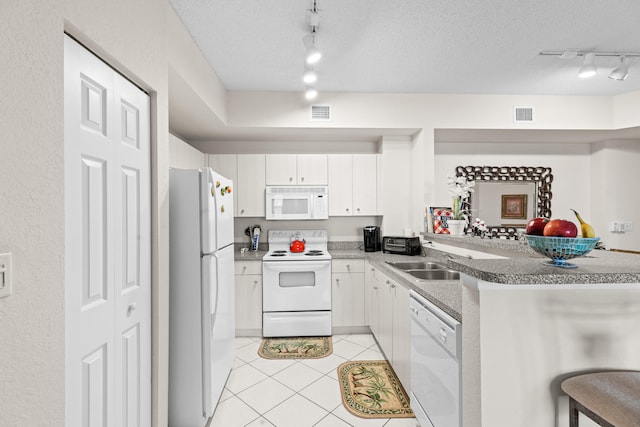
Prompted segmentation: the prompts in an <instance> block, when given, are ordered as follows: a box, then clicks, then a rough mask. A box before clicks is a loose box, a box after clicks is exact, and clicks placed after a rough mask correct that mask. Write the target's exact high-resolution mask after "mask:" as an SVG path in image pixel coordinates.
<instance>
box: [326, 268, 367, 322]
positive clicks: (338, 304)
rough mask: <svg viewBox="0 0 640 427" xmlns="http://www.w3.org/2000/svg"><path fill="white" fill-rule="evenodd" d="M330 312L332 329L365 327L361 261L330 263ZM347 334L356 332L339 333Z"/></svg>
mask: <svg viewBox="0 0 640 427" xmlns="http://www.w3.org/2000/svg"><path fill="white" fill-rule="evenodd" d="M331 312H332V324H333V325H332V326H333V327H334V328H342V327H345V328H348V327H356V326H360V327H363V326H366V318H365V288H364V260H363V259H338V260H333V261H332V263H331ZM348 332H357V331H349V330H348V329H346V330H341V331H340V333H348Z"/></svg>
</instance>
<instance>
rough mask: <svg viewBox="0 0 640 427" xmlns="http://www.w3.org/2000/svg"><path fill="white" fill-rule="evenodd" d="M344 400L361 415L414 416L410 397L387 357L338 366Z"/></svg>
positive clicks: (352, 410)
mask: <svg viewBox="0 0 640 427" xmlns="http://www.w3.org/2000/svg"><path fill="white" fill-rule="evenodd" d="M338 381H339V383H340V391H341V392H342V403H343V405H344V406H345V408H347V410H348V411H349V412H351V413H352V414H354V415H356V416H358V417H362V418H412V417H414V414H413V411H412V410H411V406H410V405H409V398H408V397H407V394H406V392H405V391H404V388H403V387H402V384H400V381H399V380H398V377H396V374H395V372H393V368H391V366H390V365H389V362H387V361H386V360H362V361H352V362H345V363H343V364H342V365H340V366H339V367H338Z"/></svg>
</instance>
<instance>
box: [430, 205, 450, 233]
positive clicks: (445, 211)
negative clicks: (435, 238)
mask: <svg viewBox="0 0 640 427" xmlns="http://www.w3.org/2000/svg"><path fill="white" fill-rule="evenodd" d="M451 218H453V210H452V209H451V208H442V207H431V220H432V222H433V232H434V233H436V234H449V225H448V224H447V221H448V220H449V219H451Z"/></svg>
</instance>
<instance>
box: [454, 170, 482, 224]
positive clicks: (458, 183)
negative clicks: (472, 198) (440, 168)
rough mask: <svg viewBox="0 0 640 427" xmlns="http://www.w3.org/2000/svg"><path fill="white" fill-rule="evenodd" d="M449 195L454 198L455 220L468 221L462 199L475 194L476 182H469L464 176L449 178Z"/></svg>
mask: <svg viewBox="0 0 640 427" xmlns="http://www.w3.org/2000/svg"><path fill="white" fill-rule="evenodd" d="M447 185H448V186H449V195H450V196H451V197H453V219H466V216H467V211H466V209H463V208H462V199H463V198H467V197H469V193H472V192H473V186H474V185H476V182H475V181H467V178H465V177H464V176H453V175H449V176H447Z"/></svg>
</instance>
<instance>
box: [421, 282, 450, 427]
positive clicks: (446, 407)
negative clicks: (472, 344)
mask: <svg viewBox="0 0 640 427" xmlns="http://www.w3.org/2000/svg"><path fill="white" fill-rule="evenodd" d="M409 309H410V310H411V407H412V409H413V412H414V413H415V414H416V418H417V419H418V421H419V422H420V425H421V427H460V426H462V410H461V405H460V402H461V392H462V391H461V387H460V380H461V372H460V370H461V363H460V361H461V357H460V356H461V354H460V353H461V351H460V350H461V338H462V331H461V328H462V325H461V324H460V322H458V321H457V320H455V319H454V318H452V317H451V316H449V315H448V314H446V313H445V312H444V311H442V310H440V309H439V308H438V307H436V306H435V305H434V304H432V303H431V302H429V301H427V300H426V299H425V298H424V297H422V296H421V295H419V294H418V293H417V292H415V291H413V290H412V291H410V292H409Z"/></svg>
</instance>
